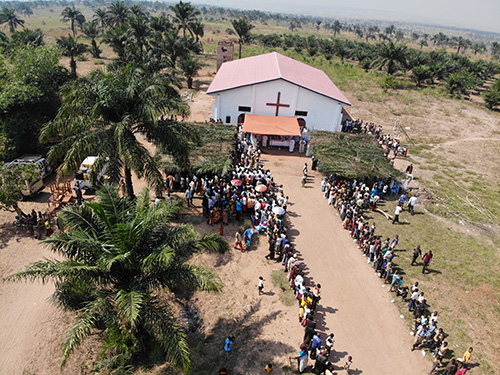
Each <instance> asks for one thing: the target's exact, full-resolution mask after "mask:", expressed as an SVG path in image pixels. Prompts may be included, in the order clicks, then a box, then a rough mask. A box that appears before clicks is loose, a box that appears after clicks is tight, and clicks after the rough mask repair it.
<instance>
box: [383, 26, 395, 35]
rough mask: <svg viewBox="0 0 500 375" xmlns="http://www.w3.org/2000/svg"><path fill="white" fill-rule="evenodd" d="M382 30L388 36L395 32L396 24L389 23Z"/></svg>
mask: <svg viewBox="0 0 500 375" xmlns="http://www.w3.org/2000/svg"><path fill="white" fill-rule="evenodd" d="M384 32H385V33H386V34H387V35H389V37H390V36H391V35H392V34H394V33H395V32H396V26H394V25H390V26H387V27H386V28H385V29H384Z"/></svg>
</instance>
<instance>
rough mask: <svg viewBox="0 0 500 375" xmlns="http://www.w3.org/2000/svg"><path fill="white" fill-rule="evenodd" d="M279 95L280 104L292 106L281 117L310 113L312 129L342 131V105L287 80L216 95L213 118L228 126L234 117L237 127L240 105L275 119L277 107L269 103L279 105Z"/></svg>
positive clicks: (309, 125)
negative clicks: (229, 118) (229, 120)
mask: <svg viewBox="0 0 500 375" xmlns="http://www.w3.org/2000/svg"><path fill="white" fill-rule="evenodd" d="M278 92H281V98H280V103H282V104H288V105H290V107H288V108H286V107H280V108H279V116H295V111H307V112H308V113H307V116H305V117H303V118H304V120H305V121H306V126H307V128H308V129H314V130H330V131H340V129H341V124H340V120H339V119H340V114H341V110H342V106H341V104H340V103H338V102H337V101H335V100H332V99H330V98H327V97H324V96H322V95H319V94H316V93H314V92H312V91H309V90H306V89H303V88H301V87H299V86H296V85H293V84H291V83H289V82H286V81H284V80H277V81H271V82H266V83H261V84H257V85H252V86H246V87H240V88H236V89H233V90H228V91H223V92H220V93H218V94H214V95H215V96H216V100H215V103H214V107H213V112H212V116H213V118H214V119H218V118H220V119H222V121H223V122H224V123H225V122H226V116H231V123H233V124H236V122H237V119H238V116H239V115H240V114H241V112H239V111H238V106H245V107H251V108H252V111H251V112H250V113H252V114H256V115H268V116H274V115H275V114H276V107H275V106H268V105H266V103H276V99H277V95H278ZM297 117H302V116H297Z"/></svg>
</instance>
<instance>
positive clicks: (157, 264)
mask: <svg viewBox="0 0 500 375" xmlns="http://www.w3.org/2000/svg"><path fill="white" fill-rule="evenodd" d="M175 255H176V254H175V250H174V249H172V247H170V246H169V245H168V244H164V245H163V246H161V247H160V248H158V249H155V250H154V251H153V252H152V253H151V254H149V255H148V256H147V257H146V258H144V259H143V261H142V265H141V266H142V270H143V272H144V273H149V272H151V271H152V270H153V268H159V269H168V268H169V267H170V265H171V264H172V262H173V261H174V259H175Z"/></svg>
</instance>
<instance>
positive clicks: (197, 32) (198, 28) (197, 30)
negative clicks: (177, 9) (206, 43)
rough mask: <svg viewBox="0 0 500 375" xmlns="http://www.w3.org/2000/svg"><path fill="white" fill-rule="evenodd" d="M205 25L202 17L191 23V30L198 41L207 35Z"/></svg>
mask: <svg viewBox="0 0 500 375" xmlns="http://www.w3.org/2000/svg"><path fill="white" fill-rule="evenodd" d="M204 27H205V26H204V25H203V24H202V23H201V20H200V19H198V20H196V21H194V22H193V23H192V24H191V30H192V31H193V34H194V36H195V38H196V41H197V42H198V41H199V40H200V38H203V36H204V35H205V31H204Z"/></svg>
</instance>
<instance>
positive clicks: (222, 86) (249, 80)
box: [207, 51, 351, 105]
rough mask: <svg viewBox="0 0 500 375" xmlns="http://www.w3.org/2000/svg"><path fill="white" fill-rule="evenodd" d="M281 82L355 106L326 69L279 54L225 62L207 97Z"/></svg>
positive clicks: (267, 54) (274, 53)
mask: <svg viewBox="0 0 500 375" xmlns="http://www.w3.org/2000/svg"><path fill="white" fill-rule="evenodd" d="M263 65H265V67H266V68H267V69H265V68H263ZM279 79H282V80H284V81H287V82H290V83H292V84H294V85H297V86H299V87H302V88H304V89H306V90H309V91H312V92H315V93H317V94H319V95H322V96H325V97H327V98H330V99H333V100H336V101H338V102H341V103H343V104H346V105H351V103H350V102H349V100H348V99H347V98H346V97H345V95H344V94H343V93H342V91H340V89H339V88H338V87H337V86H336V85H335V84H334V83H333V82H332V80H331V79H330V78H329V77H328V75H327V74H326V73H325V72H324V71H323V70H321V69H319V68H315V67H313V66H311V65H308V64H306V63H304V62H302V61H298V60H295V59H293V58H291V57H288V56H285V55H282V54H281V53H278V52H275V51H273V52H269V53H266V54H262V55H256V56H250V57H246V58H243V59H239V60H233V61H228V62H225V63H224V64H222V66H221V68H220V70H219V71H218V72H217V74H216V76H215V77H214V79H213V81H212V83H211V84H210V87H209V88H208V90H207V94H209V95H210V94H215V93H218V92H222V91H227V90H231V89H235V88H239V87H245V86H250V85H253V84H257V83H264V82H270V81H276V80H279Z"/></svg>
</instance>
